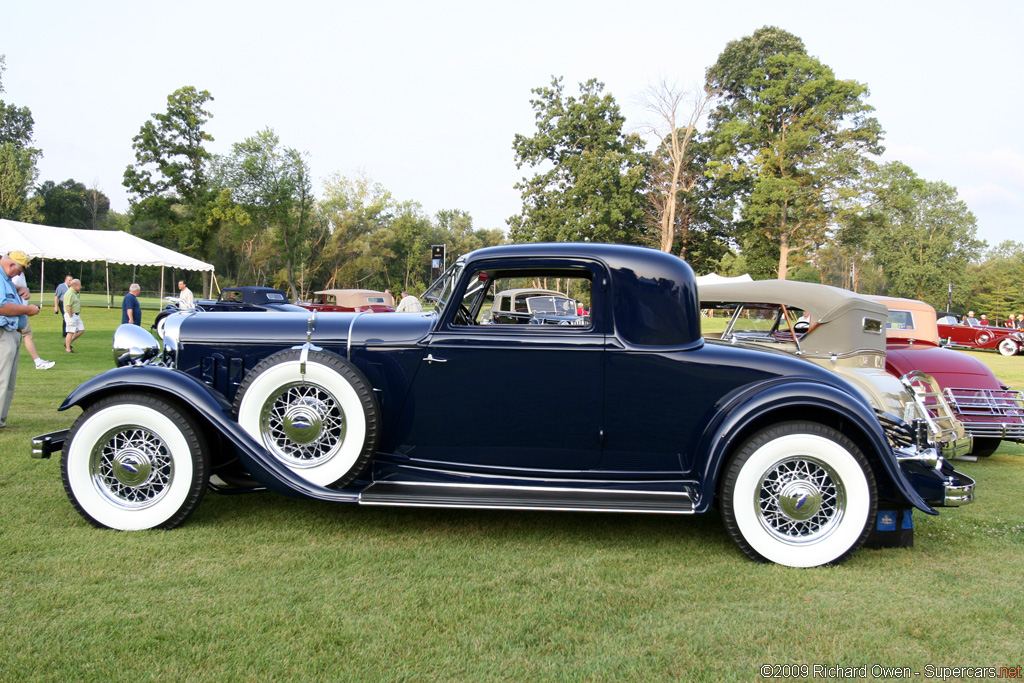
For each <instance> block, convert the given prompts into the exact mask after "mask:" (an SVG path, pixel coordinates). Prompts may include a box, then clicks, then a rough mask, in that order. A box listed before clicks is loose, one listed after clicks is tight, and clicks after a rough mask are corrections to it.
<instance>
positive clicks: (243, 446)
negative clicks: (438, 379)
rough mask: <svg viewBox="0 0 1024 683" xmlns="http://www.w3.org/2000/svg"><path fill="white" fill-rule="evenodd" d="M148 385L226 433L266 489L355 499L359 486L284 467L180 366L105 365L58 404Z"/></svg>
mask: <svg viewBox="0 0 1024 683" xmlns="http://www.w3.org/2000/svg"><path fill="white" fill-rule="evenodd" d="M140 390H141V391H146V392H148V393H153V394H159V395H161V396H165V397H167V398H169V399H171V400H173V401H175V402H177V403H179V404H182V405H183V406H184V407H185V408H187V409H189V410H190V411H191V413H192V414H193V415H195V416H196V417H197V418H198V419H199V420H201V421H203V422H205V423H206V424H207V425H208V426H209V427H210V428H211V429H213V430H215V431H217V432H219V433H220V434H221V435H222V436H223V437H224V438H225V439H227V440H228V441H229V442H230V443H231V444H232V445H233V446H234V447H235V450H236V452H237V453H238V457H239V458H240V459H241V461H242V463H243V464H244V465H245V467H246V469H247V470H248V471H249V474H251V475H252V476H253V478H255V479H256V480H257V481H258V482H260V483H261V484H263V485H264V486H266V487H267V488H269V489H272V490H274V491H277V492H278V493H282V494H285V495H291V496H301V497H305V498H313V499H316V500H326V501H333V502H344V503H355V502H358V501H359V494H358V492H353V491H337V490H335V489H329V488H324V487H322V486H317V485H315V484H311V483H309V482H308V481H306V480H305V479H303V478H301V477H299V476H298V475H296V474H295V473H294V472H292V471H291V470H289V469H288V468H287V467H285V466H284V465H283V464H282V463H281V462H280V461H278V460H277V459H276V458H274V457H273V456H272V455H270V453H268V452H267V451H266V449H265V448H263V446H262V444H260V443H259V442H258V441H256V440H255V439H253V438H252V437H251V436H250V435H249V434H248V432H246V431H245V430H244V429H242V428H241V426H240V425H239V424H238V422H237V421H235V419H234V416H233V415H232V414H231V405H230V404H228V402H227V401H226V400H225V399H224V397H223V396H221V395H220V394H218V393H216V392H214V391H213V390H212V389H210V388H209V387H208V386H206V385H205V384H203V383H202V382H199V381H198V380H196V379H194V378H193V377H191V376H190V375H186V374H185V373H183V372H178V371H177V370H172V369H171V368H163V367H158V366H150V365H143V366H133V367H124V368H115V369H113V370H108V371H107V372H104V373H102V374H100V375H97V376H96V377H93V378H92V379H90V380H88V381H87V382H85V383H83V384H82V385H81V386H79V387H78V388H77V389H75V390H74V391H72V392H71V394H69V395H68V397H67V398H66V399H64V403H62V404H61V406H60V408H59V410H67V409H68V408H70V407H72V406H80V407H82V408H86V407H88V406H89V405H90V404H92V403H95V402H96V401H98V400H99V399H101V398H104V397H106V396H111V395H116V394H119V393H126V392H137V391H140Z"/></svg>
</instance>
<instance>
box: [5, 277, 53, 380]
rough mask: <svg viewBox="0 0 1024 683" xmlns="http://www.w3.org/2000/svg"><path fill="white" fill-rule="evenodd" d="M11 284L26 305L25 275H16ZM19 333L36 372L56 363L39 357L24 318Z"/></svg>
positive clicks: (29, 327) (27, 323)
mask: <svg viewBox="0 0 1024 683" xmlns="http://www.w3.org/2000/svg"><path fill="white" fill-rule="evenodd" d="M11 282H13V283H14V288H15V289H17V290H18V292H19V293H20V294H21V299H22V302H23V303H26V304H27V303H28V300H29V298H30V297H29V291H28V283H27V282H26V281H25V273H18V274H17V275H15V276H14V277H12V278H11ZM18 332H21V340H22V341H23V342H25V350H26V351H28V355H30V356H32V362H33V363H35V364H36V370H49V369H50V368H52V367H53V366H54V365H56V363H54V362H53V361H52V360H43V359H42V358H40V357H39V352H38V351H36V342H35V339H34V338H33V335H32V323H30V322H29V321H28V318H25V327H23V328H22V329H20V330H18Z"/></svg>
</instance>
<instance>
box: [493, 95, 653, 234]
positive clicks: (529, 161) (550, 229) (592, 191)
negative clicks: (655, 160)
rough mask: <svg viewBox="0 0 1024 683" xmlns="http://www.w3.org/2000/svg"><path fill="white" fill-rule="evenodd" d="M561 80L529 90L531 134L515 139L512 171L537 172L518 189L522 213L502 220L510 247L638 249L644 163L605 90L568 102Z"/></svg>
mask: <svg viewBox="0 0 1024 683" xmlns="http://www.w3.org/2000/svg"><path fill="white" fill-rule="evenodd" d="M564 91H565V88H564V86H563V85H562V79H561V78H553V79H552V81H551V86H550V87H546V88H535V89H534V90H533V91H532V92H533V93H534V94H536V95H537V98H536V99H533V100H530V105H531V106H532V107H533V110H534V118H535V120H536V123H537V130H536V132H535V133H534V134H533V135H532V136H530V137H526V136H524V135H518V134H517V135H516V136H515V142H514V143H513V149H514V150H515V155H516V167H517V168H520V169H521V168H522V167H523V166H524V165H526V166H529V167H530V168H534V169H538V171H537V173H536V175H534V176H533V177H531V178H523V180H522V181H520V182H519V183H517V184H516V186H515V187H516V189H518V190H519V191H520V192H521V194H522V198H523V210H522V213H520V214H517V215H515V216H512V217H511V218H509V219H508V224H509V226H510V228H511V230H510V235H511V237H512V240H513V241H516V242H533V241H583V240H590V241H595V242H635V243H638V242H642V241H643V238H644V233H645V226H644V195H643V191H644V187H645V182H646V175H647V155H646V154H644V152H643V151H642V150H643V141H642V140H641V139H640V136H639V135H635V134H633V135H626V134H625V133H624V132H623V124H624V123H625V118H624V117H623V116H622V114H621V113H620V111H619V106H618V104H617V103H616V102H615V98H614V97H612V96H611V95H610V94H605V93H604V84H603V83H599V82H598V81H596V80H594V79H591V80H589V81H587V82H586V83H581V84H580V96H579V97H578V98H577V97H574V96H571V95H569V96H567V95H566V94H565V92H564Z"/></svg>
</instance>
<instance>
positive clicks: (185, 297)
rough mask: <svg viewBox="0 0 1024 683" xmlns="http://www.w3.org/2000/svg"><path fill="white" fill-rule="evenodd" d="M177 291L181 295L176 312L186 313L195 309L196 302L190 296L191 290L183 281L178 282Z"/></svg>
mask: <svg viewBox="0 0 1024 683" xmlns="http://www.w3.org/2000/svg"><path fill="white" fill-rule="evenodd" d="M178 289H179V290H180V291H181V295H180V296H179V297H178V310H179V311H188V310H191V309H193V308H195V307H196V300H195V298H193V296H192V290H191V289H189V288H188V285H186V284H185V281H184V280H178Z"/></svg>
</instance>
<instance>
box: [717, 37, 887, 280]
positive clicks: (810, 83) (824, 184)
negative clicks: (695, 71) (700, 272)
mask: <svg viewBox="0 0 1024 683" xmlns="http://www.w3.org/2000/svg"><path fill="white" fill-rule="evenodd" d="M707 86H708V87H709V88H713V89H716V90H720V91H721V92H722V94H723V99H722V101H721V104H720V105H719V106H718V107H717V108H716V109H715V111H714V112H713V113H712V114H711V126H710V131H709V132H710V137H711V139H712V141H713V143H714V145H715V147H714V157H715V161H714V162H713V163H712V166H711V170H712V171H713V172H714V173H715V174H717V175H718V176H719V177H724V178H728V179H730V180H732V181H734V182H737V183H738V184H739V187H740V189H741V195H740V198H741V201H742V205H741V215H742V221H741V226H740V227H741V229H742V230H743V232H744V233H746V234H745V236H744V243H745V245H746V244H747V243H751V244H750V246H754V244H756V243H757V242H766V243H767V244H770V245H772V247H773V248H774V249H775V250H777V253H778V260H777V271H776V274H777V277H779V278H780V279H785V277H786V273H787V272H788V271H789V270H790V268H791V267H792V266H793V265H794V264H793V263H791V260H790V257H791V255H793V254H794V253H799V252H805V253H806V252H807V251H809V250H811V249H813V248H815V247H816V246H817V245H820V244H822V243H823V242H825V240H826V238H827V235H828V231H829V229H830V227H831V226H832V225H833V222H834V221H835V220H836V219H837V217H838V216H839V215H840V214H841V213H842V212H843V211H844V210H845V208H846V202H847V201H848V200H849V199H850V198H851V197H853V196H855V195H856V194H857V193H858V190H857V188H856V183H857V182H858V180H859V179H860V178H861V176H862V174H863V172H864V170H865V168H867V167H869V165H870V159H869V157H868V155H869V154H880V153H881V151H882V147H881V146H880V141H881V138H882V130H881V127H880V126H879V125H878V122H877V121H876V120H875V119H874V118H871V117H870V116H868V114H869V113H870V112H871V111H873V108H872V107H871V106H869V105H868V104H867V103H866V102H865V98H866V97H867V95H868V89H867V87H866V86H864V85H862V84H860V83H857V82H856V81H852V80H840V79H837V78H836V77H835V75H834V74H833V72H832V70H831V69H830V68H829V67H827V66H825V65H824V64H822V63H821V62H820V61H819V60H818V59H816V58H814V57H811V56H809V55H808V54H807V52H806V49H805V48H804V45H803V41H801V40H800V39H799V38H798V37H796V36H794V35H793V34H791V33H788V32H786V31H783V30H781V29H778V28H775V27H773V26H766V27H763V28H760V29H758V30H757V31H755V32H754V34H753V35H751V36H747V37H745V38H743V39H741V40H738V41H732V42H730V43H729V44H728V45H727V46H726V48H725V50H724V51H723V52H722V54H721V55H719V57H718V61H717V62H716V63H715V64H714V65H713V66H712V67H711V68H710V69H708V72H707Z"/></svg>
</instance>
